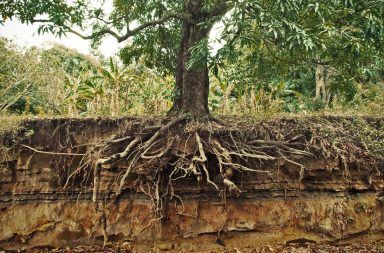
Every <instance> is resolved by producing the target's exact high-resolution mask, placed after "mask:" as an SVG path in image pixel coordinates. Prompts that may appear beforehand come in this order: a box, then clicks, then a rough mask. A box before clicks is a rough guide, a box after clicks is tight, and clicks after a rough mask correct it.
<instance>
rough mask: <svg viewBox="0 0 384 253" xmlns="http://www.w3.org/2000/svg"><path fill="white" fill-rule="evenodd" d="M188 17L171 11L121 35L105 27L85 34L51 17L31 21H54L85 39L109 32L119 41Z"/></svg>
mask: <svg viewBox="0 0 384 253" xmlns="http://www.w3.org/2000/svg"><path fill="white" fill-rule="evenodd" d="M186 18H187V17H186V16H185V15H183V14H180V13H169V14H165V15H164V16H163V17H161V18H159V19H156V20H152V21H148V22H146V23H143V24H141V25H139V26H138V27H136V28H135V29H133V30H129V29H127V32H126V33H125V34H124V35H119V34H118V33H117V32H115V31H113V30H111V29H109V28H103V29H101V30H99V31H97V32H94V33H92V34H90V35H84V34H82V33H80V32H78V31H76V30H74V29H73V28H71V27H70V26H68V25H65V24H61V25H58V24H55V23H54V22H53V21H52V20H50V19H32V20H31V23H53V24H55V25H58V26H60V27H62V28H65V29H66V31H67V32H70V33H73V34H75V35H77V36H79V37H80V38H82V39H85V40H91V39H94V38H96V37H99V36H103V35H106V34H109V35H111V36H113V37H114V38H116V39H117V41H118V42H123V41H125V40H127V39H128V38H129V37H132V36H134V35H136V34H137V33H139V32H140V31H142V30H144V29H146V28H148V27H152V26H155V25H160V24H163V23H165V22H167V21H169V20H171V19H180V20H184V19H186ZM102 22H103V23H106V22H108V23H109V21H105V20H102Z"/></svg>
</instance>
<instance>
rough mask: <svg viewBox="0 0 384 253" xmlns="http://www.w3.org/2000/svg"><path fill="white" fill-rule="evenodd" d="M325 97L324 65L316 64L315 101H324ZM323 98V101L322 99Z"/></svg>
mask: <svg viewBox="0 0 384 253" xmlns="http://www.w3.org/2000/svg"><path fill="white" fill-rule="evenodd" d="M324 97H325V82H324V65H323V64H317V66H316V95H315V100H317V101H320V100H323V101H324ZM322 98H323V99H322Z"/></svg>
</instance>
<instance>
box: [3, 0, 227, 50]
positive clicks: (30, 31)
mask: <svg viewBox="0 0 384 253" xmlns="http://www.w3.org/2000/svg"><path fill="white" fill-rule="evenodd" d="M67 1H68V0H67ZM91 3H92V5H99V4H100V0H91ZM103 8H104V10H105V12H110V11H111V10H112V0H105V1H103ZM221 26H222V25H220V24H219V25H215V26H214V27H213V29H212V31H211V36H210V41H211V43H210V44H211V45H212V47H213V51H214V52H213V53H215V51H216V50H217V49H218V47H220V45H219V44H218V43H217V42H214V38H216V37H217V36H218V34H219V33H220V31H221ZM38 27H39V24H33V25H26V24H22V23H21V22H20V21H18V20H17V19H13V20H9V19H8V20H7V21H6V22H5V24H4V25H0V36H1V37H5V38H8V39H12V40H13V41H14V42H15V43H16V44H18V45H20V46H23V47H24V46H26V47H31V46H37V47H43V48H46V47H49V46H50V45H51V43H52V42H55V43H58V44H62V45H64V46H66V47H69V48H73V49H76V50H77V51H79V52H81V53H84V54H89V53H90V52H91V51H92V49H91V47H90V41H89V40H83V39H81V38H80V37H78V36H76V35H74V34H71V33H68V34H67V35H66V36H63V37H62V38H58V37H55V36H53V35H52V34H49V33H46V34H42V35H38V34H37V29H38ZM84 33H86V32H84ZM124 44H125V42H121V43H118V42H117V40H116V39H115V38H113V37H111V36H107V37H105V38H103V40H102V44H101V46H99V48H98V50H99V51H100V52H101V53H102V54H104V55H105V56H113V55H115V54H116V53H117V52H118V51H119V49H120V48H122V47H123V46H124Z"/></svg>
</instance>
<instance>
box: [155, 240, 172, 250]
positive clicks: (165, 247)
mask: <svg viewBox="0 0 384 253" xmlns="http://www.w3.org/2000/svg"><path fill="white" fill-rule="evenodd" d="M172 248H173V244H172V243H171V242H160V243H158V244H156V249H157V250H171V249H172Z"/></svg>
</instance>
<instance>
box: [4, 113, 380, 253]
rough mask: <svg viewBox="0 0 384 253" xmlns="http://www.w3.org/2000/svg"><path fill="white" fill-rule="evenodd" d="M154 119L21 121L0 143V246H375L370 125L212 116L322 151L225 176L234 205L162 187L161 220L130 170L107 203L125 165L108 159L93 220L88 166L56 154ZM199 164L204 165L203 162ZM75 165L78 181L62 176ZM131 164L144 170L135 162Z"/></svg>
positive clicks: (371, 121)
mask: <svg viewBox="0 0 384 253" xmlns="http://www.w3.org/2000/svg"><path fill="white" fill-rule="evenodd" d="M162 120H163V119H146V120H143V119H141V118H124V119H118V120H106V119H54V120H32V121H27V122H24V123H23V124H22V127H21V128H20V129H19V130H18V131H17V133H16V134H13V135H11V134H8V135H5V136H3V141H2V146H3V150H4V151H3V152H2V154H1V156H0V159H1V163H0V224H1V229H0V246H1V247H4V248H21V247H31V246H36V245H53V246H67V245H76V244H89V243H94V242H102V241H103V237H104V236H105V233H106V234H107V235H108V240H109V241H111V242H113V241H124V240H129V241H133V242H144V241H145V242H148V241H149V242H153V241H159V240H173V241H177V242H181V241H188V240H191V238H192V239H193V242H194V243H198V242H202V241H207V240H208V241H212V242H214V241H215V240H217V239H218V238H219V240H218V242H219V243H222V242H225V243H226V244H227V245H230V244H237V243H239V242H242V243H243V242H244V243H247V244H250V245H252V244H254V245H259V244H266V243H268V244H271V243H275V242H280V243H284V242H287V241H291V240H296V239H304V240H309V241H315V242H324V241H328V242H341V241H342V242H349V241H351V242H367V241H375V240H379V239H383V238H384V196H383V189H384V177H383V172H384V167H383V164H384V161H383V157H382V155H383V146H384V144H383V139H384V137H383V135H384V133H383V122H384V120H383V119H381V118H363V117H360V118H353V117H348V118H346V117H320V118H305V119H299V118H298V119H274V120H266V121H263V122H253V123H252V122H249V121H242V120H240V119H239V120H233V119H232V120H229V119H223V120H222V121H223V122H226V124H227V125H228V128H231V129H236V132H237V133H239V132H240V133H241V132H242V131H244V132H247V135H248V136H252V135H254V136H255V138H256V137H257V139H259V136H263V139H267V140H271V141H279V140H280V139H290V140H293V139H294V138H295V139H294V140H295V141H297V142H299V141H304V140H306V141H308V140H309V139H314V138H315V137H316V138H318V137H319V136H320V137H321V138H322V139H324V142H319V143H318V145H319V146H320V148H323V149H322V150H320V151H319V152H318V153H316V154H315V155H314V156H311V157H305V159H302V160H300V164H301V165H303V168H304V169H303V170H302V169H301V168H298V166H297V165H295V164H294V163H292V162H287V161H286V160H284V159H281V160H278V161H274V163H273V167H271V166H272V165H271V164H269V163H260V164H258V166H259V167H260V166H261V167H263V166H264V168H263V169H265V170H268V171H272V172H273V176H270V175H266V174H264V173H253V172H242V173H237V174H235V175H234V176H233V178H232V179H231V180H233V182H234V183H236V185H237V186H238V187H239V189H240V191H241V192H240V194H238V196H235V195H236V194H230V193H229V192H228V191H226V190H225V188H220V190H216V189H215V188H214V187H212V185H210V184H208V183H206V182H205V181H204V180H203V181H201V182H197V181H196V177H194V175H190V176H188V177H185V178H181V179H180V180H177V181H175V182H174V184H173V185H172V194H169V192H166V193H165V192H162V195H164V196H166V197H165V198H164V200H163V201H162V202H161V205H162V207H161V210H162V211H163V213H162V215H161V217H159V215H158V213H156V211H158V210H159V209H158V208H157V209H156V207H154V205H157V204H159V202H156V201H154V200H153V196H154V195H153V194H149V193H151V189H152V188H150V186H148V185H147V184H145V185H144V184H140V182H141V181H142V180H144V179H143V177H148V175H150V174H148V173H143V172H142V171H141V170H137V171H135V172H134V173H132V174H131V175H130V177H129V178H128V180H127V182H126V184H125V187H124V190H123V192H122V193H121V195H120V196H119V198H118V199H114V198H113V196H112V195H113V192H114V189H115V188H114V187H115V186H114V185H115V183H116V182H115V181H116V179H117V178H118V177H117V175H119V174H122V173H123V172H124V171H125V169H126V167H127V162H124V161H120V162H119V163H118V164H117V165H114V166H109V167H108V166H107V167H105V168H103V170H102V171H101V175H100V187H99V197H98V198H99V200H100V202H99V203H98V204H99V208H98V210H97V211H96V210H95V208H94V203H92V201H91V198H92V194H93V174H92V168H91V167H92V164H91V163H84V160H82V159H83V156H81V155H60V154H64V153H66V154H85V153H87V151H88V150H89V149H90V148H92V147H95V145H96V146H97V144H98V143H100V141H102V140H103V139H106V138H109V136H110V135H112V134H116V135H118V134H119V133H121V132H122V131H126V130H125V129H127V126H137V125H143V124H144V125H145V124H149V123H150V124H153V123H154V122H155V123H156V122H160V121H162ZM231 121H232V122H231ZM148 122H149V123H148ZM227 133H228V132H227V131H223V134H227ZM298 133H299V134H298ZM132 134H134V133H132ZM280 135H281V136H280ZM315 135H318V136H315ZM297 136H299V137H297ZM288 137H289V138H288ZM300 138H302V140H301V139H300ZM306 143H307V142H306ZM315 144H316V143H315ZM321 145H323V146H324V147H321ZM330 147H331V148H330ZM31 148H32V149H31ZM317 148H319V147H317ZM33 149H34V150H33ZM5 150H7V152H5ZM41 151H43V152H41ZM44 152H45V153H44ZM51 152H53V153H51ZM207 156H208V160H210V154H207ZM211 160H212V159H211ZM209 163H210V161H208V165H210V164H209ZM83 164H85V165H84V168H83V170H84V171H88V173H77V174H73V172H74V171H76V170H77V169H78V168H79V166H81V165H83ZM149 165H150V166H151V168H155V167H156V166H162V163H161V162H156V160H155V161H152V160H151V163H149ZM149 165H148V166H149ZM250 165H252V163H251V164H250ZM87 166H89V167H90V168H89V169H87ZM140 166H141V167H143V168H144V170H145V163H144V166H143V164H140ZM170 166H171V165H170ZM208 167H214V166H213V165H212V166H208ZM299 167H300V166H299ZM211 172H212V171H211ZM164 173H166V171H165V172H164ZM71 175H72V176H71ZM219 176H220V175H218V173H216V174H215V173H214V172H212V174H211V179H212V180H213V181H214V182H219ZM68 178H70V179H71V180H69V181H68V180H67V179H68ZM145 180H148V179H145ZM157 185H160V183H158V184H157ZM219 186H220V185H219ZM146 187H148V188H146ZM154 187H156V185H155V186H154ZM167 189H168V188H167ZM223 189H224V190H225V191H223ZM167 194H168V195H167ZM160 197H161V196H160ZM100 206H101V207H102V208H100ZM100 210H102V211H100ZM160 218H161V219H160ZM103 228H104V229H103Z"/></svg>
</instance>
